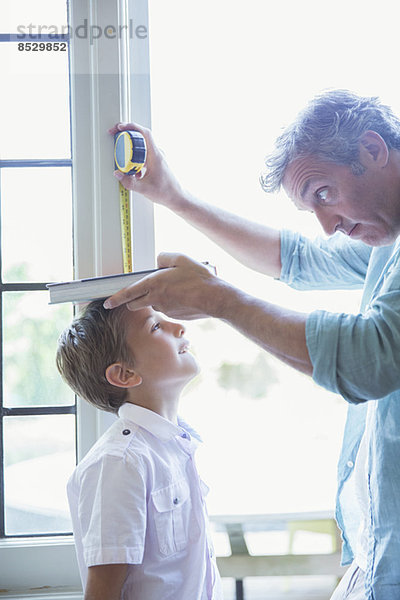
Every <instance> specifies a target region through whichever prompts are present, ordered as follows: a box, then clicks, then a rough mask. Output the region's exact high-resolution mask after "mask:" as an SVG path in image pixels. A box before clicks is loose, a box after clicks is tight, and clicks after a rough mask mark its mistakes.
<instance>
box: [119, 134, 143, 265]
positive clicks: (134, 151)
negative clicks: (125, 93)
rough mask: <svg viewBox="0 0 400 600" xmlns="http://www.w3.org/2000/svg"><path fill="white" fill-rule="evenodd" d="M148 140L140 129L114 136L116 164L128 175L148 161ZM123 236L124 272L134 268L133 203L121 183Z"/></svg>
mask: <svg viewBox="0 0 400 600" xmlns="http://www.w3.org/2000/svg"><path fill="white" fill-rule="evenodd" d="M146 154H147V149H146V141H145V139H144V137H143V136H142V134H141V133H139V132H138V131H121V132H120V133H117V134H116V135H115V137H114V166H115V168H116V169H118V170H119V171H121V172H122V173H126V174H127V175H134V174H135V173H139V171H140V170H141V169H142V167H143V165H144V163H145V162H146ZM119 202H120V215H121V238H122V256H123V262H124V273H131V272H132V270H133V260H132V232H131V204H130V197H129V191H128V190H127V189H125V188H124V186H123V185H122V183H120V184H119Z"/></svg>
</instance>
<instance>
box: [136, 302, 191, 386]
mask: <svg viewBox="0 0 400 600" xmlns="http://www.w3.org/2000/svg"><path fill="white" fill-rule="evenodd" d="M126 322H127V330H126V340H127V344H128V347H129V349H130V350H131V352H132V354H133V360H134V363H133V364H134V370H135V372H137V373H138V374H139V375H140V376H141V378H142V380H143V382H144V383H147V382H148V383H149V384H150V383H151V384H152V385H155V386H157V385H158V384H160V385H163V386H168V385H169V384H172V385H175V384H181V383H183V384H185V383H187V382H188V381H189V380H190V379H192V378H193V377H194V376H195V375H196V374H197V373H198V371H199V367H198V364H197V362H196V359H195V358H194V356H193V354H191V353H190V352H189V351H188V349H189V342H188V341H187V339H185V338H184V337H183V336H184V333H185V328H184V327H183V326H182V325H181V324H180V323H176V322H173V321H170V320H169V319H166V318H165V317H164V315H162V314H161V313H156V312H155V311H154V310H153V309H152V308H150V307H148V308H143V309H140V310H136V311H127V315H126Z"/></svg>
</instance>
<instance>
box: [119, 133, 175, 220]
mask: <svg viewBox="0 0 400 600" xmlns="http://www.w3.org/2000/svg"><path fill="white" fill-rule="evenodd" d="M129 130H134V131H138V132H139V133H141V134H142V135H143V137H144V138H145V140H146V145H147V158H146V164H145V166H144V167H143V168H142V169H141V171H139V173H137V174H136V175H125V174H124V173H121V172H120V171H118V170H117V171H114V175H115V177H116V178H117V179H118V180H119V181H120V182H121V183H122V185H123V186H124V187H125V188H126V189H127V190H133V191H135V192H139V194H143V195H144V196H146V197H147V198H149V200H152V201H153V202H157V203H158V204H164V205H165V206H168V207H169V208H172V209H173V208H174V201H175V200H176V198H177V197H178V195H179V194H180V192H181V187H180V184H179V182H178V180H177V179H176V177H175V176H174V174H173V173H172V171H171V170H170V168H169V166H168V164H167V161H166V160H165V157H164V155H163V153H162V152H161V150H160V149H159V148H158V147H157V146H156V144H155V142H154V139H153V135H152V133H151V131H150V129H147V128H146V127H142V126H141V125H138V124H137V123H117V124H116V125H114V127H112V128H111V129H109V131H108V132H109V133H110V134H111V135H115V134H116V133H118V132H120V131H129Z"/></svg>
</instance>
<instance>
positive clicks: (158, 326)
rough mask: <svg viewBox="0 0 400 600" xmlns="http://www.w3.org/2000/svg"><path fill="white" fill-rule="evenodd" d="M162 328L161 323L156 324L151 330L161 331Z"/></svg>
mask: <svg viewBox="0 0 400 600" xmlns="http://www.w3.org/2000/svg"><path fill="white" fill-rule="evenodd" d="M160 327H161V323H154V325H153V327H152V328H151V331H157V329H160Z"/></svg>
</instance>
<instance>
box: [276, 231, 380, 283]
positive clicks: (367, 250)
mask: <svg viewBox="0 0 400 600" xmlns="http://www.w3.org/2000/svg"><path fill="white" fill-rule="evenodd" d="M371 251H372V248H371V247H370V246H367V245H366V244H364V243H362V242H357V241H352V240H350V239H349V238H347V237H345V236H344V235H343V234H342V233H340V232H338V233H337V234H335V235H334V236H332V237H330V238H329V239H324V238H316V239H315V240H313V241H312V240H310V239H308V238H306V237H304V236H302V235H300V234H298V233H293V232H291V231H287V230H283V231H281V261H282V270H281V275H280V280H281V281H283V282H285V283H287V284H288V285H290V286H291V287H293V288H295V289H297V290H327V289H328V290H329V289H359V288H362V286H363V284H364V279H365V275H366V272H367V268H368V262H369V258H370V254H371Z"/></svg>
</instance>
